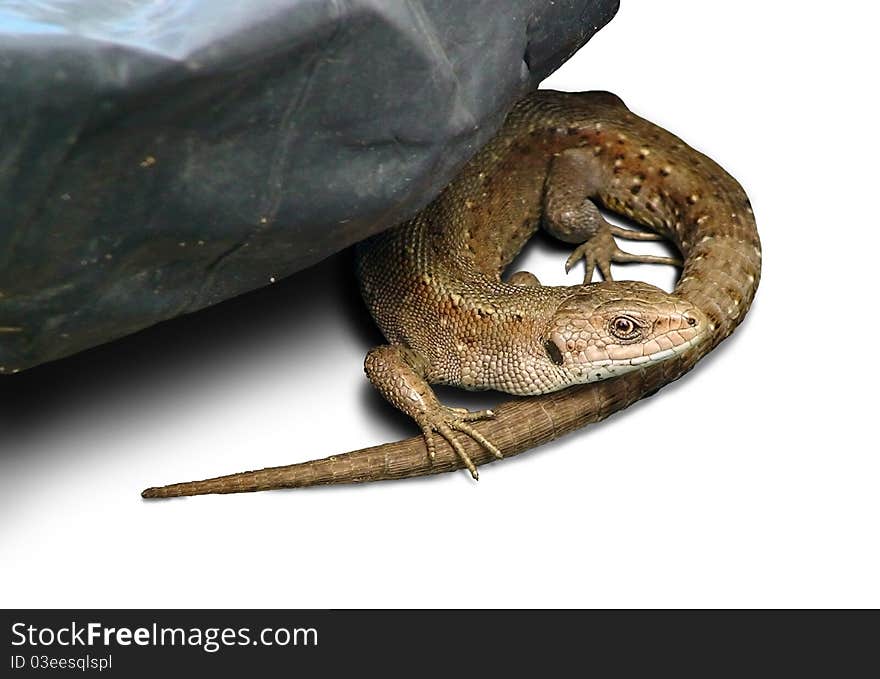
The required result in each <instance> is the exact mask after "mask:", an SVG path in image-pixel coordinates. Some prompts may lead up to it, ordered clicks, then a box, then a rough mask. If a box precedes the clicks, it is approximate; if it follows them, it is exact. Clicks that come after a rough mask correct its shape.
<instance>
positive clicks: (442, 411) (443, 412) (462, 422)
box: [417, 406, 504, 480]
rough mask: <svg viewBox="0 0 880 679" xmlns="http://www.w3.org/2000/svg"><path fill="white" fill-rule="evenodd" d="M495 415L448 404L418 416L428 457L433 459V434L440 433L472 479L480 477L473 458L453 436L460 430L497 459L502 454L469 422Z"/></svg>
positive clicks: (487, 411)
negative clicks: (451, 406)
mask: <svg viewBox="0 0 880 679" xmlns="http://www.w3.org/2000/svg"><path fill="white" fill-rule="evenodd" d="M493 417H495V413H494V412H492V411H491V410H476V411H473V412H472V411H470V410H467V409H466V408H450V407H448V406H440V407H439V408H438V409H436V410H434V411H432V412H430V413H427V414H426V415H425V416H423V417H420V418H418V420H417V422H418V424H419V426H420V427H421V428H422V435H423V436H424V438H425V446H426V447H427V449H428V457H430V458H431V459H432V460H433V459H434V457H435V455H436V453H435V445H434V434H435V433H437V434H440V436H442V437H443V438H444V439H446V441H447V442H448V443H449V445H450V446H452V449H453V450H454V451H455V452H456V453H457V454H458V456H459V457H460V458H461V461H462V462H464V465H465V467H467V468H468V471H470V473H471V476H473V477H474V480H477V479H479V478H480V474H479V473H478V472H477V467H476V465H475V464H474V463H473V460H471V458H470V457H469V456H468V454H467V453H466V452H465V450H464V446H462V445H461V442H460V441H458V440H457V439H456V437H455V432H461V433H462V434H465V435H467V436H470V437H471V438H472V439H473V440H474V441H476V442H477V443H479V444H480V445H481V446H483V448H485V449H486V450H488V451H489V452H490V453H492V454H493V455H494V456H495V457H497V458H498V459H499V460H500V459H501V458H503V457H504V456H503V455H502V454H501V451H500V450H498V448H496V447H495V446H494V445H493V444H492V443H491V442H490V441H489V440H488V439H486V437H485V436H483V435H482V434H481V433H480V432H478V431H477V430H476V429H474V428H473V427H472V426H471V425H470V424H469V423H470V422H475V421H477V420H487V419H491V418H493Z"/></svg>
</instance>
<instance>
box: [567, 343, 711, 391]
mask: <svg viewBox="0 0 880 679" xmlns="http://www.w3.org/2000/svg"><path fill="white" fill-rule="evenodd" d="M706 337H707V333H705V332H699V333H697V334H695V335H694V336H693V337H691V338H689V339H686V340H685V341H684V342H682V343H681V344H678V345H676V346H674V347H670V348H668V349H662V350H660V351H655V352H653V353H650V354H643V355H641V356H633V357H631V358H629V357H627V358H606V359H601V360H598V361H592V362H590V363H589V364H587V365H584V366H583V369H582V371H581V374H580V377H581V380H582V382H581V383H582V384H586V383H589V382H599V381H600V380H607V379H609V378H611V377H617V376H618V375H623V374H625V373H628V372H632V371H633V370H638V369H639V368H642V367H648V366H650V365H654V364H656V363H661V362H663V361H665V360H667V359H670V358H672V357H674V356H677V355H679V354H682V353H684V352H685V351H687V350H688V349H690V348H691V347H694V346H696V345H698V344H700V343H702V342H703V341H704V340H705V339H706ZM584 378H586V379H584Z"/></svg>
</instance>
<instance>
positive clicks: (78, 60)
mask: <svg viewBox="0 0 880 679" xmlns="http://www.w3.org/2000/svg"><path fill="white" fill-rule="evenodd" d="M617 4H618V3H617V0H557V2H555V3H546V2H542V1H540V0H510V1H509V2H506V3H497V2H493V1H492V0H456V1H454V2H451V1H450V0H445V1H441V0H435V1H431V0H413V1H412V2H406V3H404V2H392V1H389V0H386V1H382V0H351V1H350V2H347V3H345V4H341V3H329V2H325V1H324V0H252V1H251V2H247V3H223V4H222V5H221V4H220V3H215V2H214V1H213V0H179V1H178V2H174V3H165V2H156V1H155V0H128V2H124V3H121V2H118V1H117V0H44V2H40V3H33V2H29V1H28V0H0V102H2V104H0V372H2V373H11V372H14V371H17V370H20V369H24V368H27V367H30V366H33V365H36V364H39V363H42V362H45V361H49V360H53V359H57V358H60V357H63V356H66V355H69V354H72V353H74V352H77V351H80V350H82V349H85V348H88V347H91V346H94V345H97V344H100V343H103V342H107V341H109V340H112V339H114V338H116V337H120V336H122V335H125V334H128V333H131V332H135V331H137V330H139V329H141V328H144V327H147V326H149V325H152V324H154V323H157V322H159V321H162V320H165V319H169V318H172V317H174V316H178V315H180V314H185V313H188V312H191V311H195V310H197V309H200V308H203V307H205V306H208V305H210V304H214V303H216V302H219V301H221V300H223V299H227V298H230V297H233V296H235V295H238V294H241V293H243V292H246V291H248V290H252V289H254V288H257V287H260V286H263V285H268V284H270V283H271V282H273V281H274V280H277V279H279V278H281V277H283V276H287V275H289V274H291V273H293V272H295V271H297V270H299V269H302V268H304V267H307V266H309V265H311V264H313V263H315V262H317V261H319V260H321V259H323V258H324V257H327V256H328V255H330V254H332V253H334V252H336V251H338V250H341V249H342V248H344V247H346V246H348V245H350V244H351V243H354V242H356V241H358V240H360V239H362V238H365V237H366V236H368V235H370V234H372V233H376V232H378V231H380V230H382V229H385V228H388V227H390V226H392V225H394V224H396V223H398V222H400V221H401V220H403V219H405V218H407V217H409V216H410V215H412V214H413V213H414V212H416V211H417V210H418V209H419V208H421V207H422V206H424V205H425V204H426V203H427V202H428V201H430V200H431V198H433V197H434V196H435V195H436V194H437V193H438V192H439V191H440V190H441V189H442V187H443V186H444V185H445V184H446V183H447V182H448V181H449V180H450V179H451V177H452V176H453V175H454V173H455V172H456V170H457V169H458V168H459V167H460V166H461V165H462V164H463V163H464V162H465V161H466V160H467V159H468V158H469V157H470V156H471V155H472V154H473V153H474V152H475V151H476V150H477V149H478V148H479V147H480V145H481V144H483V143H484V142H485V141H486V140H487V139H488V138H489V136H490V135H491V134H492V133H494V131H495V130H496V129H497V128H498V126H499V125H500V123H501V121H502V120H503V118H504V115H505V114H506V112H507V110H508V109H509V107H510V106H511V105H512V103H513V102H514V101H516V100H517V99H518V98H519V97H521V96H522V95H523V94H525V93H526V92H527V91H529V90H531V89H534V88H535V87H537V85H538V83H539V82H540V81H541V80H542V79H544V78H545V77H546V76H547V75H549V74H550V73H551V72H552V71H553V70H554V69H556V68H557V67H558V66H559V65H560V64H562V63H563V62H564V61H565V60H566V59H567V58H568V57H569V56H571V54H572V53H574V52H575V51H576V50H577V49H578V48H579V47H581V46H582V45H583V44H584V43H585V42H586V41H587V40H588V39H589V38H590V37H591V36H592V35H593V33H595V32H596V31H597V30H598V29H599V28H600V27H601V26H603V25H604V24H605V23H607V22H608V21H609V20H610V19H611V17H612V16H613V15H614V12H615V11H616V9H617ZM221 7H222V8H221ZM304 292H305V291H304Z"/></svg>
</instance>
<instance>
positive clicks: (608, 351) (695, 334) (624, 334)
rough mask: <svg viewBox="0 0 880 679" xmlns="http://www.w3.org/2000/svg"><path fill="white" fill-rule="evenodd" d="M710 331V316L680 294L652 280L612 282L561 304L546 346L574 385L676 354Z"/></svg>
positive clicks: (620, 372)
mask: <svg viewBox="0 0 880 679" xmlns="http://www.w3.org/2000/svg"><path fill="white" fill-rule="evenodd" d="M708 330H709V322H708V320H707V319H706V316H705V315H704V314H703V313H702V312H701V311H700V310H699V309H698V308H697V307H696V306H694V305H693V304H691V303H690V302H688V301H686V300H684V299H682V298H680V297H676V296H675V295H672V294H669V293H667V292H664V291H663V290H661V289H660V288H655V287H654V286H653V285H648V284H647V283H641V282H638V281H609V282H604V283H597V284H593V285H590V286H589V288H587V289H585V290H584V291H583V292H578V293H575V294H573V295H572V296H571V297H568V298H566V299H565V300H564V301H563V302H562V304H560V305H559V307H558V308H557V309H556V312H555V314H554V315H553V317H552V318H551V320H550V324H549V327H548V329H547V332H546V334H545V335H544V337H545V341H544V349H545V351H546V352H547V356H548V357H549V359H550V360H551V361H552V362H553V363H554V364H556V365H557V366H559V367H560V368H561V369H562V370H563V371H564V372H566V373H567V376H568V378H569V379H570V381H571V384H584V383H586V382H597V381H599V380H604V379H607V378H609V377H614V376H616V375H620V374H622V373H625V372H629V371H631V370H635V369H636V368H638V367H640V366H644V365H649V364H652V363H654V362H656V361H662V360H664V359H666V358H669V357H671V356H675V355H676V354H679V353H681V352H682V351H684V350H685V349H687V348H688V347H690V346H693V345H694V344H697V343H698V342H700V341H702V340H703V339H704V338H705V337H706V336H707V335H708Z"/></svg>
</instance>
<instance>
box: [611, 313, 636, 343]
mask: <svg viewBox="0 0 880 679" xmlns="http://www.w3.org/2000/svg"><path fill="white" fill-rule="evenodd" d="M609 330H610V331H611V334H612V335H614V336H615V337H616V338H617V339H622V340H628V339H633V338H634V337H637V336H638V335H639V331H640V328H639V326H638V324H637V323H636V322H635V320H633V319H632V318H630V317H629V316H617V317H615V318H614V319H613V320H612V321H611V326H610V327H609Z"/></svg>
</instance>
